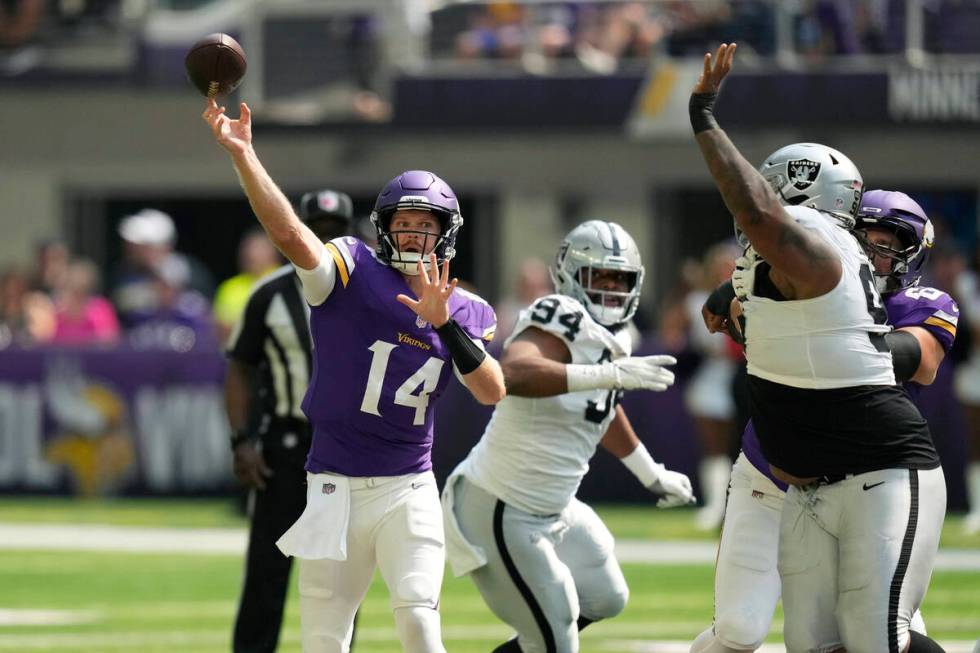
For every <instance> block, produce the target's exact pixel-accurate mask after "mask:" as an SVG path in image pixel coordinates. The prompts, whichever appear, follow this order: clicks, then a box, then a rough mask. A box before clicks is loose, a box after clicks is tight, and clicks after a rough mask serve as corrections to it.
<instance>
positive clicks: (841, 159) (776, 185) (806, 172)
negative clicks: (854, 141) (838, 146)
mask: <svg viewBox="0 0 980 653" xmlns="http://www.w3.org/2000/svg"><path fill="white" fill-rule="evenodd" d="M759 172H761V173H762V176H763V177H765V178H766V181H768V182H769V186H770V187H772V189H773V191H774V192H775V193H776V195H777V196H778V197H779V200H780V201H781V202H782V203H783V204H784V205H793V206H809V207H811V208H814V209H817V210H818V211H823V212H825V213H829V214H830V215H832V216H833V217H835V218H836V219H837V220H838V221H839V222H840V223H841V225H842V226H843V227H844V228H846V229H852V228H853V227H854V220H855V218H856V217H857V211H858V206H859V205H860V204H861V192H862V190H863V189H864V179H863V178H862V177H861V173H860V171H858V169H857V166H855V165H854V164H853V163H852V162H851V160H850V159H848V158H847V157H846V156H844V155H843V154H841V153H840V152H838V151H837V150H835V149H833V148H832V147H827V146H826V145H820V144H819V143H794V144H792V145H787V146H786V147H782V148H780V149H778V150H776V151H775V152H773V153H772V154H770V155H769V156H768V157H767V158H766V160H765V162H764V163H763V164H762V165H761V166H759Z"/></svg>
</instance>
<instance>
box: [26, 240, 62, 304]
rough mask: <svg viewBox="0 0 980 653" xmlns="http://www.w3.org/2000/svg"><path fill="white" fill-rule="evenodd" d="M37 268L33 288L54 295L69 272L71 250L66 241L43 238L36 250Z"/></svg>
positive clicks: (50, 295) (32, 282)
mask: <svg viewBox="0 0 980 653" xmlns="http://www.w3.org/2000/svg"><path fill="white" fill-rule="evenodd" d="M34 254H35V261H34V263H35V266H36V267H35V269H34V275H33V278H32V279H31V289H32V290H36V291H38V292H42V293H44V294H45V295H47V296H48V297H54V294H55V291H56V290H57V289H58V288H59V287H61V285H62V284H63V283H64V280H65V276H66V275H67V274H68V264H69V262H70V261H71V252H70V251H69V250H68V246H67V245H66V244H65V243H64V241H61V240H58V239H50V240H43V241H41V242H40V243H38V244H37V247H36V248H35V250H34Z"/></svg>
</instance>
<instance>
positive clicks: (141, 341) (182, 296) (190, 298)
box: [129, 257, 218, 351]
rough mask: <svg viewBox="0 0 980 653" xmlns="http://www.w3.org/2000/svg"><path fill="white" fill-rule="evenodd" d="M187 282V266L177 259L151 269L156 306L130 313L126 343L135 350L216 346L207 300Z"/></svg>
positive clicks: (186, 349) (215, 336) (165, 261)
mask: <svg viewBox="0 0 980 653" xmlns="http://www.w3.org/2000/svg"><path fill="white" fill-rule="evenodd" d="M189 282H190V272H189V270H188V267H187V266H186V265H183V264H182V261H181V260H180V259H178V258H175V257H169V258H167V259H165V260H164V261H163V263H161V264H160V265H159V267H158V268H157V269H156V270H154V272H153V278H152V285H153V287H152V289H151V292H152V293H153V296H154V297H155V298H156V304H155V305H154V306H153V307H152V308H149V309H147V310H144V311H141V312H134V313H131V314H130V319H131V324H132V328H131V329H130V331H129V340H130V342H131V344H132V345H133V346H134V347H137V348H142V349H173V350H175V351H190V350H191V349H195V348H199V347H200V348H216V347H217V346H218V342H217V332H216V329H215V326H214V323H213V322H212V319H211V307H210V305H209V304H208V300H207V299H205V297H204V296H203V295H201V294H200V293H199V292H197V291H196V290H194V289H193V288H190V287H189Z"/></svg>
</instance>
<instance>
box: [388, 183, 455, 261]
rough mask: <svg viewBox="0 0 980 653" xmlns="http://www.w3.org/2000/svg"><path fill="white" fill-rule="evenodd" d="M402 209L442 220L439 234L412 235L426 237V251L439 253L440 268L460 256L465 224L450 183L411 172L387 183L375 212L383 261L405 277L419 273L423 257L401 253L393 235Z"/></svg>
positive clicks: (414, 253)
mask: <svg viewBox="0 0 980 653" xmlns="http://www.w3.org/2000/svg"><path fill="white" fill-rule="evenodd" d="M399 209H414V210H417V211H430V212H431V213H433V214H434V215H435V216H436V218H438V220H439V225H440V229H439V234H438V235H433V234H425V233H423V232H408V233H418V234H419V235H420V236H421V237H422V243H423V252H428V251H433V252H435V254H436V258H437V259H438V261H439V264H440V265H441V264H442V262H443V261H446V260H449V259H451V258H453V256H455V255H456V234H457V232H459V228H460V226H462V224H463V216H462V215H460V213H459V202H457V201H456V194H455V193H453V190H452V189H451V188H450V187H449V184H447V183H446V182H444V181H443V180H442V179H440V178H439V177H437V176H436V175H434V174H432V173H431V172H427V171H425V170H408V171H406V172H403V173H401V174H400V175H398V176H397V177H395V178H394V179H392V180H391V181H389V182H388V183H387V184H385V187H384V188H382V189H381V192H380V193H379V194H378V199H377V201H376V202H375V203H374V210H373V211H372V212H371V223H372V224H374V228H375V230H376V232H377V234H378V252H377V253H378V259H379V260H380V261H381V262H383V263H385V264H387V265H390V266H391V267H393V268H395V269H396V270H398V271H399V272H403V273H405V274H418V262H419V260H420V259H421V258H422V254H421V253H418V252H402V251H401V250H399V248H398V239H397V238H395V237H394V236H393V235H392V233H391V228H390V227H391V218H392V216H393V215H394V214H395V211H398V210H399ZM403 233H404V232H403ZM432 239H435V246H434V247H431V246H430V245H431V240H432Z"/></svg>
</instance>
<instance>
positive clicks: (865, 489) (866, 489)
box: [861, 481, 885, 492]
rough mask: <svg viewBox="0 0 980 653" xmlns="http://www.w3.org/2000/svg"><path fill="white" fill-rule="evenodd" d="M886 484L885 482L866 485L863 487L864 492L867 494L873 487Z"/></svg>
mask: <svg viewBox="0 0 980 653" xmlns="http://www.w3.org/2000/svg"><path fill="white" fill-rule="evenodd" d="M884 484H885V482H884V481H878V482H877V483H871V484H868V483H865V484H864V485H862V486H861V487H863V488H864V491H865V492H867V491H868V490H870V489H871V488H873V487H878V486H879V485H884Z"/></svg>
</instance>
